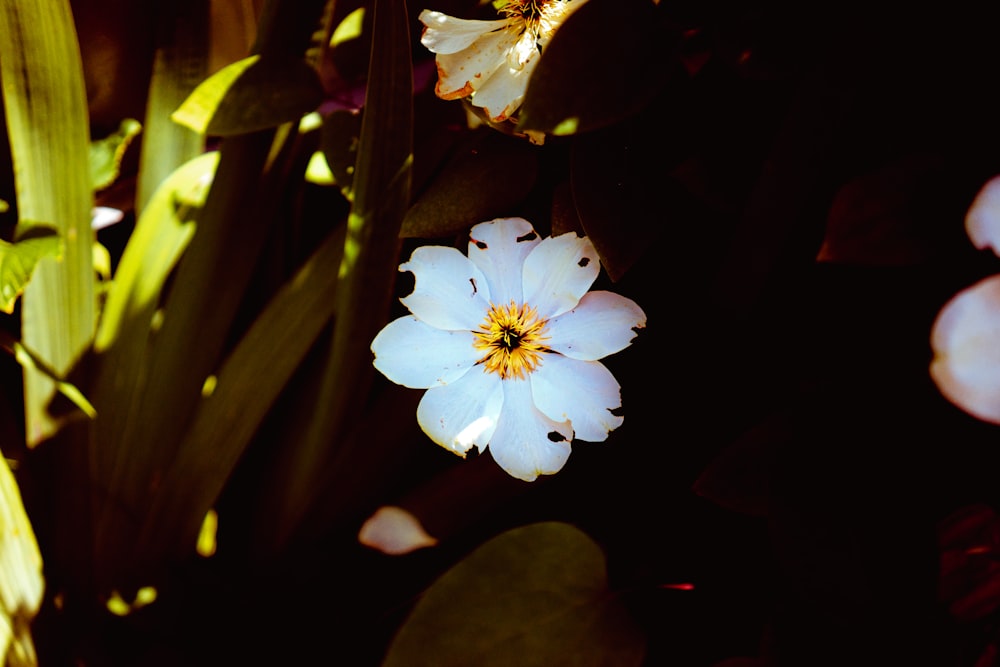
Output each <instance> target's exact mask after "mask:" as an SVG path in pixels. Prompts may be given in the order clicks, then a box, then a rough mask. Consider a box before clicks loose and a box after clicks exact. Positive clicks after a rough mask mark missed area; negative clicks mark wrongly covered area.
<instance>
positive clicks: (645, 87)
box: [518, 0, 679, 135]
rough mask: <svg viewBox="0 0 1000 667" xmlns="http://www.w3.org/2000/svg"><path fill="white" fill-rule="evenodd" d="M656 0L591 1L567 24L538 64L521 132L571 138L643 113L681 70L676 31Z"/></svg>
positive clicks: (519, 126)
mask: <svg viewBox="0 0 1000 667" xmlns="http://www.w3.org/2000/svg"><path fill="white" fill-rule="evenodd" d="M662 17H663V12H662V11H660V9H658V8H657V7H656V6H655V5H654V4H653V2H651V0H590V1H589V2H588V3H587V4H586V5H584V6H583V7H581V8H580V9H578V10H577V11H576V12H575V13H574V14H572V15H571V16H570V18H569V19H567V20H566V23H565V24H563V26H562V27H561V28H560V29H559V30H558V31H557V32H556V34H555V36H554V37H553V38H552V41H551V42H550V43H549V44H548V45H547V46H546V48H545V52H544V54H543V56H542V58H541V59H540V60H539V62H538V66H537V67H536V68H535V71H534V73H532V75H531V81H530V82H529V83H528V90H527V92H526V93H525V98H524V104H523V105H522V106H521V110H520V112H519V113H518V115H519V118H520V122H519V124H518V129H519V130H522V131H524V130H535V131H540V132H545V133H547V134H556V135H565V134H574V133H577V132H585V131H588V130H592V129H595V128H598V127H604V126H606V125H610V124H612V123H615V122H618V121H620V120H622V119H623V118H627V117H628V116H631V115H633V114H635V113H637V112H638V111H640V110H641V109H642V108H643V107H645V106H646V104H647V103H648V102H649V100H650V99H651V98H652V97H653V96H654V95H655V94H656V93H657V91H658V90H660V88H662V87H663V85H664V84H665V83H666V81H667V79H668V78H669V77H670V76H671V73H673V72H677V71H678V70H677V67H679V65H677V64H675V63H673V62H672V61H671V60H670V55H671V52H672V50H673V48H674V44H675V43H676V41H677V33H676V32H675V31H673V30H672V29H670V28H669V27H667V26H666V24H665V22H664V20H663V18H662Z"/></svg>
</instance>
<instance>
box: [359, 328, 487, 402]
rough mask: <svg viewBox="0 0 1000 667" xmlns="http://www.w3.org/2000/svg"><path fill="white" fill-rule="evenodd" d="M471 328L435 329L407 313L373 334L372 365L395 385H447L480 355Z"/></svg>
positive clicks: (472, 364)
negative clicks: (468, 329)
mask: <svg viewBox="0 0 1000 667" xmlns="http://www.w3.org/2000/svg"><path fill="white" fill-rule="evenodd" d="M474 340H475V337H474V336H473V335H472V332H471V331H444V330H443V329H436V328H434V327H432V326H430V325H429V324H426V323H425V322H421V321H420V320H418V319H417V318H416V317H412V316H409V315H407V316H406V317H400V318H399V319H398V320H393V321H392V322H390V323H389V324H387V325H386V326H385V328H383V329H382V331H380V332H379V333H378V335H377V336H375V340H373V341H372V352H374V353H375V361H374V362H373V363H374V365H375V368H377V369H378V370H379V372H380V373H382V375H384V376H386V377H387V378H389V379H390V380H392V381H393V382H395V383H396V384H401V385H403V386H404V387H410V388H411V389H426V388H427V387H433V386H436V385H447V384H449V383H452V382H455V381H456V380H458V379H459V378H461V377H462V376H463V375H465V374H466V373H467V372H468V371H469V369H470V368H472V367H473V366H474V365H475V364H476V360H477V359H478V358H479V356H481V355H480V354H479V352H478V351H477V350H476V349H475V348H474V347H473V346H472V343H473V341H474Z"/></svg>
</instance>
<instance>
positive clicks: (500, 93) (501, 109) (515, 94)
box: [472, 58, 538, 123]
mask: <svg viewBox="0 0 1000 667" xmlns="http://www.w3.org/2000/svg"><path fill="white" fill-rule="evenodd" d="M537 64H538V58H532V59H531V60H528V61H526V62H525V63H524V66H523V67H522V68H521V69H516V68H513V67H510V65H509V64H507V63H504V65H503V66H502V67H499V68H497V70H496V71H495V72H494V73H493V75H492V76H490V77H489V79H487V80H486V82H485V83H483V84H482V86H481V87H479V88H478V89H477V90H476V94H475V95H473V96H472V104H473V105H474V106H477V107H481V108H482V109H483V110H484V111H485V112H486V115H488V116H489V117H490V120H492V121H493V122H494V123H502V122H503V121H505V120H507V119H508V118H510V117H511V116H512V115H513V114H514V112H515V111H517V110H518V108H519V107H520V106H521V102H523V101H524V93H525V91H526V90H527V89H528V79H529V78H530V77H531V72H532V71H533V70H534V69H535V65H537Z"/></svg>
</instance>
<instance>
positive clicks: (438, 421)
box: [417, 369, 504, 456]
mask: <svg viewBox="0 0 1000 667" xmlns="http://www.w3.org/2000/svg"><path fill="white" fill-rule="evenodd" d="M500 385H501V382H500V378H499V377H498V376H497V375H495V374H493V373H483V372H481V371H480V370H479V369H473V370H471V371H469V372H468V373H466V374H465V375H463V376H462V378H461V379H459V380H458V381H456V382H453V383H452V384H448V385H445V386H443V387H432V388H430V389H428V390H427V393H426V394H424V397H423V398H422V399H420V405H418V406H417V422H418V423H419V424H420V428H422V429H423V430H424V433H426V434H427V437H429V438H430V439H431V440H433V441H434V442H436V443H437V444H439V445H441V446H442V447H444V448H445V449H447V450H450V451H452V452H454V453H456V454H458V455H459V456H465V454H466V452H468V451H469V450H470V449H472V447H473V446H475V447H478V448H479V451H482V450H483V449H485V448H486V443H487V442H489V441H490V436H492V435H493V431H494V429H496V427H497V422H498V421H499V418H500V411H501V409H502V408H503V407H504V396H503V390H502V388H501V387H500Z"/></svg>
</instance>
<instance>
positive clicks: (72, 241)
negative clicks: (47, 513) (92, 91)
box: [0, 0, 97, 446]
mask: <svg viewBox="0 0 1000 667" xmlns="http://www.w3.org/2000/svg"><path fill="white" fill-rule="evenodd" d="M0 81H2V83H3V102H4V109H5V112H6V118H7V128H8V134H9V137H10V147H11V155H12V157H13V164H14V173H15V174H16V178H15V180H16V187H17V207H18V214H19V216H20V218H21V219H22V220H33V221H44V222H45V223H46V224H51V225H52V226H53V227H55V229H56V230H57V232H58V233H59V236H60V237H61V238H62V239H63V244H64V246H63V253H62V261H60V262H41V263H40V264H39V265H38V266H37V268H36V270H35V273H34V276H33V278H32V280H31V282H30V283H29V284H28V286H27V288H26V289H25V291H24V296H23V299H22V304H21V314H22V328H21V331H22V338H23V341H24V344H25V345H27V346H28V347H30V348H31V349H32V350H34V351H36V352H37V353H38V354H39V355H40V356H41V357H42V358H43V359H45V360H46V361H47V362H48V363H49V364H51V365H52V368H53V369H54V370H55V371H56V374H57V375H59V376H65V375H66V374H67V373H68V371H69V369H70V367H71V366H72V365H73V364H74V363H76V361H77V360H78V359H79V358H80V357H81V356H82V354H83V353H84V351H85V350H86V349H87V348H88V347H89V346H90V343H91V340H92V338H93V336H94V328H95V325H96V321H97V298H96V289H95V277H94V268H93V264H92V261H93V240H94V233H93V230H92V229H91V227H90V218H91V209H92V207H93V190H92V187H91V181H90V169H89V162H88V159H89V146H90V137H89V134H90V132H89V122H88V118H87V96H86V91H85V88H84V82H83V67H82V64H81V62H80V49H79V44H78V43H77V38H76V28H75V26H74V23H73V16H72V13H71V11H70V3H69V1H68V0H0ZM55 391H56V387H55V385H54V384H53V382H52V381H51V379H49V378H48V377H45V375H43V374H41V373H38V372H34V371H28V372H26V373H25V376H24V396H25V420H26V422H27V440H28V444H29V445H30V446H33V445H35V444H37V443H39V442H41V441H42V440H44V439H46V438H48V437H49V436H51V435H52V434H54V433H55V431H56V429H57V424H56V423H55V422H54V420H53V419H52V417H51V415H49V413H48V410H47V406H48V404H49V402H50V400H51V399H52V396H53V394H54V392H55Z"/></svg>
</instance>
